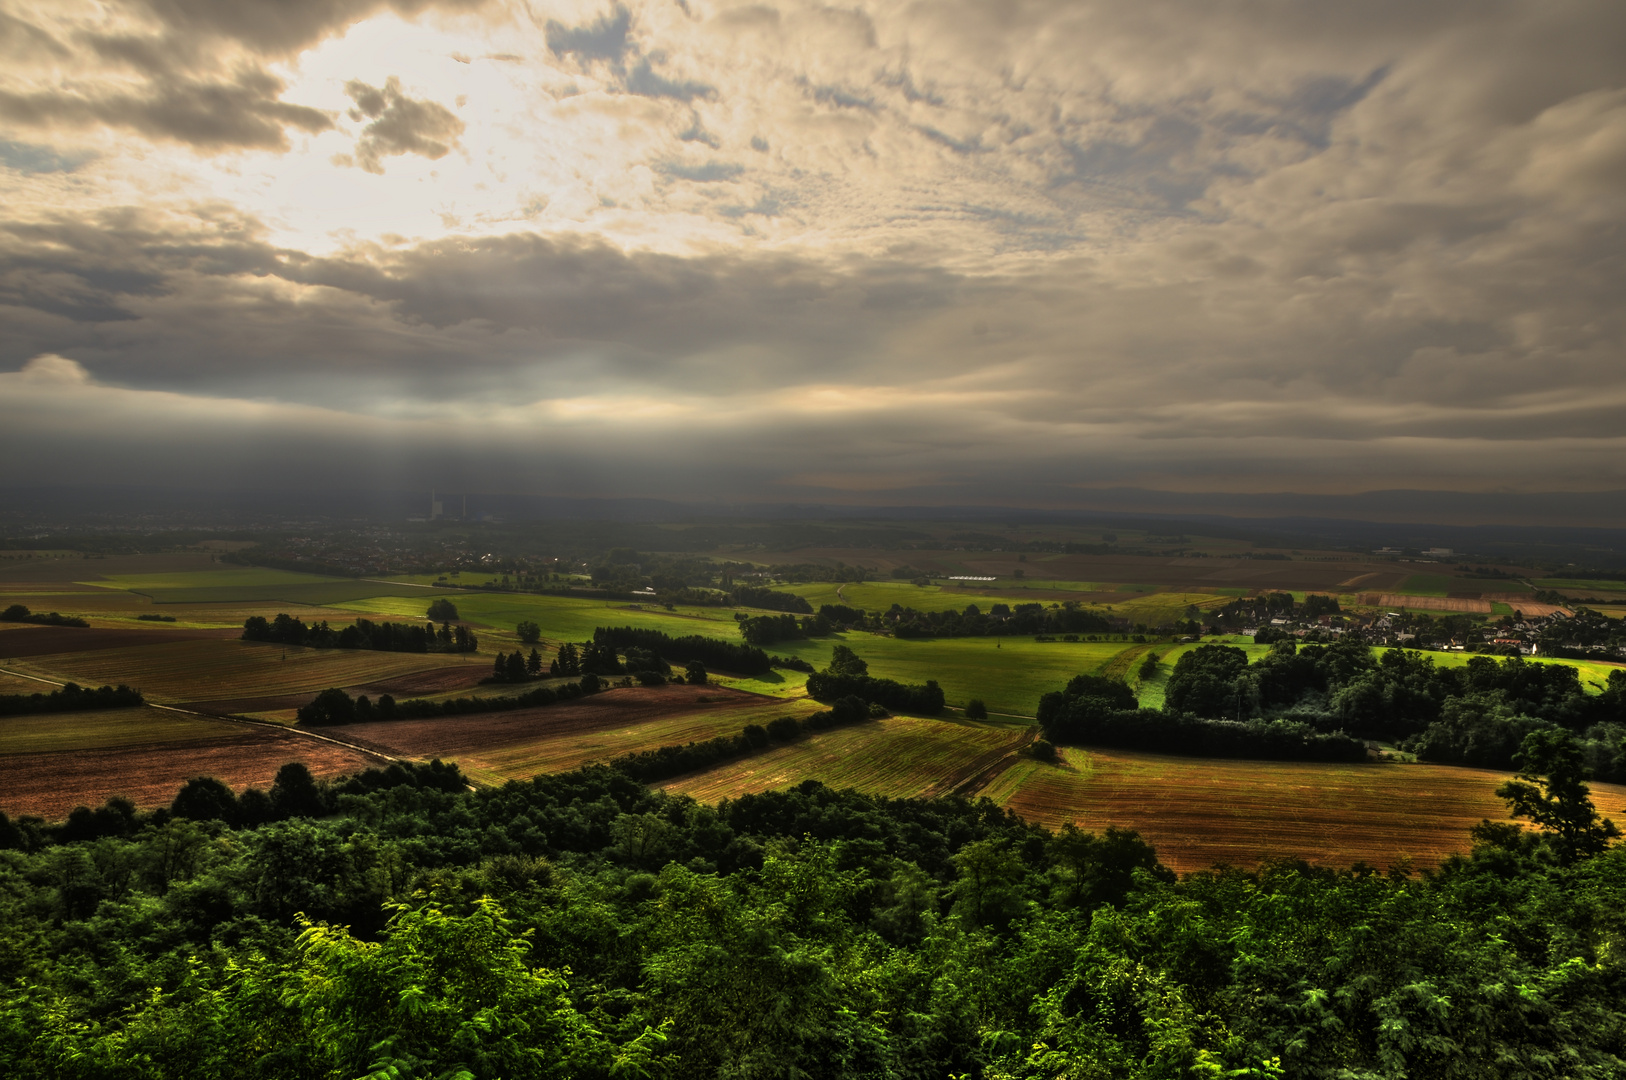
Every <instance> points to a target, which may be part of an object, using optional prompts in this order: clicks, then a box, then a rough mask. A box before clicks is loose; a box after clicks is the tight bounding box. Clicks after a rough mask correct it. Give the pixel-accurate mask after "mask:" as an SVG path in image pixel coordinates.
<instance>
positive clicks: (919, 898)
mask: <svg viewBox="0 0 1626 1080" xmlns="http://www.w3.org/2000/svg"><path fill="white" fill-rule="evenodd" d="M1535 749H1539V748H1538V747H1535V746H1534V744H1532V750H1535ZM1560 756H1561V755H1560ZM1554 760H1555V761H1556V760H1558V759H1557V758H1555V759H1554ZM1559 764H1561V765H1566V766H1573V765H1574V764H1575V762H1574V761H1570V760H1568V759H1565V760H1564V761H1562V762H1560V763H1559ZM296 771H297V770H296ZM290 776H291V774H290ZM293 779H298V780H300V785H303V786H300V785H295V784H294V783H293V780H292V779H290V780H289V783H288V784H287V785H284V786H286V787H288V789H289V790H288V792H284V795H285V796H286V797H284V798H282V799H281V801H280V802H278V800H277V799H276V798H273V799H272V802H273V803H276V804H277V805H279V806H280V805H283V804H286V805H285V806H284V811H285V814H286V813H294V816H285V815H284V816H282V819H281V820H273V821H268V822H267V823H265V824H262V825H260V826H259V827H255V828H235V829H234V828H230V827H228V826H227V825H225V824H223V823H222V822H221V821H218V820H207V819H199V818H195V817H193V818H189V817H185V816H181V814H180V813H177V814H173V815H172V814H169V813H162V814H158V815H153V816H150V817H146V818H139V817H136V816H133V815H131V814H129V813H124V814H122V815H120V814H113V815H110V816H109V818H108V820H107V821H106V822H104V823H103V825H104V826H105V827H100V826H99V827H98V829H99V832H100V835H99V836H98V837H97V838H96V839H88V840H79V841H67V842H51V841H52V839H53V838H54V839H55V840H56V841H66V837H67V835H68V833H67V832H66V831H65V830H58V831H55V832H53V831H52V830H50V829H41V828H40V827H38V826H37V825H32V824H30V823H26V822H25V823H24V825H25V827H24V828H23V829H21V830H18V829H15V828H9V827H7V826H6V825H5V823H4V822H3V821H0V838H7V839H0V843H4V842H9V843H11V844H13V845H14V846H13V848H12V849H11V850H0V985H3V986H4V987H5V988H6V989H5V992H4V994H3V995H0V1064H3V1066H4V1073H5V1075H7V1076H8V1077H22V1078H35V1077H74V1078H103V1077H108V1078H111V1077H120V1078H125V1077H130V1078H149V1077H152V1078H157V1077H186V1078H188V1080H210V1078H225V1077H231V1078H234V1080H235V1078H254V1077H266V1078H273V1077H274V1078H278V1080H298V1078H313V1080H314V1078H339V1080H349V1078H354V1077H362V1076H368V1077H380V1078H382V1077H396V1078H407V1077H424V1078H427V1077H478V1078H484V1077H506V1078H509V1080H515V1078H523V1077H582V1078H594V1077H617V1078H622V1077H626V1078H633V1077H673V1078H690V1077H693V1078H701V1077H706V1078H710V1077H730V1078H756V1077H762V1078H768V1077H774V1078H778V1077H809V1078H813V1077H865V1078H869V1077H875V1078H880V1077H897V1078H916V1077H919V1078H928V1077H929V1078H938V1077H948V1076H969V1077H986V1078H989V1080H1007V1078H1008V1080H1018V1078H1020V1080H1029V1078H1040V1077H1045V1078H1058V1080H1059V1078H1061V1077H1069V1078H1096V1077H1100V1078H1107V1077H1112V1078H1120V1077H1129V1078H1148V1080H1150V1078H1193V1080H1195V1078H1199V1077H1202V1078H1217V1077H1254V1078H1263V1077H1283V1076H1291V1077H1326V1078H1329V1080H1331V1078H1335V1077H1336V1078H1354V1077H1361V1078H1368V1077H1385V1078H1387V1077H1394V1078H1399V1077H1407V1076H1412V1077H1422V1076H1428V1077H1446V1078H1456V1077H1460V1078H1473V1080H1481V1078H1487V1077H1507V1078H1513V1077H1557V1076H1563V1077H1612V1076H1620V1075H1623V1074H1626V1061H1623V1056H1626V962H1623V959H1622V952H1621V949H1620V947H1619V942H1620V941H1621V939H1622V935H1623V932H1626V914H1623V913H1626V903H1623V901H1626V851H1623V850H1621V849H1618V848H1616V849H1608V850H1604V851H1603V852H1601V853H1600V854H1596V855H1593V856H1591V857H1585V856H1584V853H1583V852H1581V851H1579V850H1578V849H1577V848H1576V847H1575V846H1574V845H1573V844H1570V845H1568V846H1559V847H1555V846H1553V845H1551V844H1550V843H1549V842H1548V841H1547V840H1546V839H1544V837H1543V836H1542V835H1538V834H1533V833H1521V832H1520V831H1519V830H1517V829H1514V828H1511V827H1509V826H1491V825H1487V826H1485V827H1482V828H1481V829H1480V830H1478V831H1477V832H1478V835H1479V838H1480V840H1481V843H1480V845H1479V847H1477V848H1476V850H1475V852H1474V854H1473V855H1472V857H1470V858H1467V859H1456V860H1453V861H1451V862H1450V863H1448V864H1447V865H1446V866H1444V867H1443V868H1441V870H1440V871H1439V872H1437V873H1433V874H1429V875H1425V876H1422V877H1414V876H1408V875H1406V874H1403V873H1395V874H1379V873H1376V872H1374V871H1371V870H1369V869H1364V868H1356V869H1355V870H1352V871H1345V872H1333V871H1330V870H1323V869H1317V868H1314V867H1310V866H1307V865H1304V864H1302V863H1289V862H1282V863H1277V864H1273V865H1269V866H1267V867H1265V868H1263V869H1261V870H1259V871H1257V872H1243V871H1239V870H1221V871H1215V872H1212V873H1206V874H1199V875H1194V876H1192V877H1189V878H1188V879H1186V880H1184V881H1176V880H1174V877H1173V875H1171V874H1169V873H1168V872H1167V871H1165V870H1163V869H1162V868H1161V867H1159V866H1158V865H1157V864H1156V861H1155V857H1154V855H1153V852H1152V851H1151V849H1150V848H1148V847H1147V846H1146V845H1145V844H1143V843H1142V842H1140V841H1139V839H1138V838H1136V837H1135V835H1134V834H1133V833H1125V832H1114V831H1109V832H1108V833H1107V834H1106V835H1105V836H1103V837H1097V836H1093V835H1090V834H1087V833H1082V832H1078V831H1076V830H1071V829H1069V830H1064V831H1063V832H1061V833H1058V834H1052V833H1048V832H1045V831H1044V830H1042V829H1039V828H1037V827H1035V826H1032V825H1029V824H1026V823H1024V822H1022V821H1020V820H1019V819H1017V818H1015V817H1014V816H1012V815H1009V814H1007V813H1004V812H1002V811H1000V810H999V809H997V808H996V807H994V806H993V805H992V804H991V803H989V802H987V801H983V802H980V803H977V804H969V803H965V802H959V801H952V800H938V801H930V802H927V801H913V800H886V799H880V798H871V797H867V796H863V795H859V794H856V793H854V792H850V791H848V792H836V791H832V790H829V789H828V788H825V787H823V786H822V785H820V784H817V783H814V782H809V783H807V784H804V785H802V786H801V787H800V788H798V789H796V790H793V791H788V792H777V793H766V794H762V795H756V796H748V797H744V798H740V799H738V800H734V801H732V802H726V803H723V804H721V805H719V806H716V807H710V806H703V805H699V804H696V803H695V802H693V801H691V800H688V799H683V798H671V797H666V796H663V795H660V794H657V793H652V792H650V791H648V790H647V789H645V788H643V787H642V786H640V785H638V784H636V783H634V782H632V781H631V780H630V779H628V778H627V777H625V776H623V775H620V774H618V773H617V772H615V771H614V770H610V769H606V768H596V769H591V770H585V771H582V772H578V773H571V774H564V775H557V776H551V777H542V778H539V779H537V780H535V781H532V782H529V783H523V784H521V783H513V784H509V785H507V786H505V787H503V788H500V789H495V790H486V791H480V792H467V791H462V790H446V788H452V787H454V785H450V784H446V785H435V784H428V783H415V782H409V781H411V780H412V777H411V776H408V775H406V774H405V773H403V774H402V777H397V778H396V779H397V780H400V781H401V782H399V783H396V782H386V781H387V780H388V778H387V777H385V776H380V777H378V778H375V779H376V780H377V784H376V785H375V786H373V787H371V788H368V787H367V786H366V785H356V784H349V785H342V787H343V788H344V791H343V792H342V793H339V792H336V791H335V790H334V789H331V788H330V789H328V790H326V791H317V790H315V789H314V788H313V787H312V785H311V784H310V783H309V782H308V778H307V777H305V776H303V775H301V776H300V777H295V778H293ZM1551 779H1552V778H1549V780H1551ZM1560 779H1562V778H1560ZM282 780H283V778H281V777H279V784H281V783H282ZM198 786H200V787H206V786H207V785H198ZM295 787H299V788H300V790H299V792H294V788H295ZM307 789H309V790H307ZM1567 792H1568V793H1569V794H1575V793H1574V792H1569V789H1568V788H1565V787H1564V786H1563V785H1562V784H1553V783H1547V784H1546V785H1545V787H1544V788H1542V789H1541V790H1538V791H1535V792H1534V793H1533V794H1532V793H1528V792H1527V793H1526V795H1527V797H1528V798H1527V801H1528V802H1530V806H1531V807H1535V808H1537V809H1540V808H1542V807H1546V808H1549V809H1551V808H1554V807H1557V808H1559V809H1563V807H1564V806H1567V805H1568V804H1566V803H1564V799H1565V798H1567V797H1568V796H1567V794H1566V793H1567ZM301 793H302V796H303V797H302V799H294V798H293V794H301ZM273 794H274V795H275V793H273ZM1580 795H1581V796H1583V797H1584V789H1581V790H1580ZM1541 799H1547V800H1549V801H1548V802H1541V801H1540V800H1541ZM1553 800H1556V801H1553ZM193 801H196V799H194V800H193ZM296 803H300V804H301V805H305V806H307V807H308V808H310V809H311V811H312V812H319V810H320V809H321V808H324V807H326V808H333V809H334V811H335V812H330V813H329V814H328V816H325V817H317V818H310V817H301V816H298V814H297V812H296V810H297V807H296V805H295V804H296ZM177 806H178V808H180V809H181V810H182V811H183V812H185V808H182V807H181V806H180V803H179V802H178V804H177ZM126 810H128V807H126ZM1569 817H1570V818H1571V819H1572V820H1575V816H1574V815H1573V814H1570V815H1569ZM8 830H9V831H8ZM85 835H90V834H88V833H87V834H85ZM17 844H22V845H23V847H16V846H15V845H17ZM1578 856H1579V857H1578Z"/></svg>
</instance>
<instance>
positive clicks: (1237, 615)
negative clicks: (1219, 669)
mask: <svg viewBox="0 0 1626 1080" xmlns="http://www.w3.org/2000/svg"><path fill="white" fill-rule="evenodd" d="M1341 610H1342V609H1341V608H1340V607H1339V606H1338V598H1337V597H1336V596H1322V595H1320V594H1318V593H1309V594H1307V595H1306V596H1305V597H1304V600H1303V602H1302V603H1300V602H1295V601H1294V599H1293V594H1292V593H1286V592H1273V593H1260V594H1259V595H1258V596H1244V597H1238V598H1237V599H1235V600H1232V601H1231V602H1230V603H1229V604H1226V605H1225V606H1224V607H1222V608H1218V609H1216V610H1214V611H1212V612H1210V613H1209V616H1208V617H1209V618H1210V619H1212V620H1213V621H1214V622H1216V623H1218V624H1219V625H1221V626H1228V627H1238V626H1255V625H1258V624H1260V623H1268V622H1269V621H1270V620H1271V619H1292V618H1299V619H1316V618H1320V617H1321V616H1322V615H1336V614H1338V613H1339V612H1340V611H1341Z"/></svg>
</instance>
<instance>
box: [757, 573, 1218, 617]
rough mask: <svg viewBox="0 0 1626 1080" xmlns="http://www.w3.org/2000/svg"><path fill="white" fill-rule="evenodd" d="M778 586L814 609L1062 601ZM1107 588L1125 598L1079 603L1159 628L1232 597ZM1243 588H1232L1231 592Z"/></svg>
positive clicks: (934, 588)
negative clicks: (828, 605)
mask: <svg viewBox="0 0 1626 1080" xmlns="http://www.w3.org/2000/svg"><path fill="white" fill-rule="evenodd" d="M1029 584H1030V585H1032V587H1033V589H1035V590H1041V591H1046V592H1048V591H1050V586H1049V585H1048V584H1045V583H1040V582H1030V583H1029ZM1076 584H1077V583H1074V586H1072V587H1073V588H1076ZM777 588H778V590H779V591H780V592H788V593H794V594H796V595H797V596H800V597H802V598H804V599H805V600H807V602H808V603H809V604H811V605H813V609H814V610H815V611H817V610H818V608H819V606H820V605H822V604H846V605H847V606H848V607H855V608H862V609H863V610H865V611H887V610H889V609H890V608H891V607H892V605H893V604H898V605H900V606H902V607H906V608H914V609H915V610H916V611H964V610H965V609H966V607H967V606H968V605H971V604H975V605H976V606H977V607H978V608H979V609H980V610H982V611H987V610H988V609H989V608H990V607H992V606H993V605H994V604H1009V605H1011V606H1012V607H1015V606H1016V605H1017V604H1034V603H1038V604H1044V605H1045V606H1046V607H1048V606H1050V605H1052V604H1055V603H1058V601H1056V600H1054V599H1052V598H1051V597H1048V596H1045V597H1037V596H1033V595H1032V594H1031V592H1027V591H1024V590H1023V589H1022V588H1021V587H1020V586H1016V587H1012V586H1011V585H1010V584H1009V583H1005V584H1001V585H1000V587H999V591H997V592H995V591H989V592H987V593H986V594H976V593H966V592H961V591H959V590H957V589H954V588H952V587H945V586H941V585H910V584H908V583H907V582H891V581H865V582H859V583H854V584H850V585H834V584H829V583H815V584H809V585H780V586H777ZM1102 588H1103V589H1116V590H1117V594H1118V595H1121V596H1122V597H1123V599H1122V600H1118V599H1114V600H1113V601H1112V602H1111V603H1100V602H1090V601H1084V602H1081V604H1080V607H1082V608H1084V609H1085V610H1087V611H1096V612H1101V613H1103V614H1105V613H1108V612H1110V613H1112V614H1114V615H1117V616H1121V617H1123V618H1127V619H1129V620H1130V621H1131V622H1144V623H1147V624H1149V625H1154V626H1155V625H1158V624H1161V623H1166V622H1174V621H1178V620H1181V619H1184V618H1186V617H1187V614H1188V609H1189V608H1192V607H1195V608H1197V609H1198V610H1202V609H1205V608H1211V607H1221V606H1223V605H1225V604H1227V603H1230V600H1231V596H1230V595H1228V594H1227V593H1221V592H1155V591H1152V586H1150V585H1117V586H1103V587H1102ZM1240 591H1241V590H1235V589H1233V590H1229V591H1228V592H1229V593H1237V592H1240Z"/></svg>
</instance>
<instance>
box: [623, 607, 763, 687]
mask: <svg viewBox="0 0 1626 1080" xmlns="http://www.w3.org/2000/svg"><path fill="white" fill-rule="evenodd" d="M762 617H763V618H767V617H768V616H762ZM788 617H789V616H787V618H788ZM750 621H751V620H747V622H750ZM792 621H793V622H794V620H792ZM593 643H594V644H595V645H599V646H607V647H608V648H609V649H610V650H611V656H612V658H613V656H614V653H615V652H616V651H619V652H625V651H626V650H627V649H629V648H636V649H643V650H646V651H647V652H650V653H654V654H655V655H657V656H661V657H665V658H666V659H667V660H674V661H677V662H678V663H684V662H687V661H690V660H698V661H699V662H700V663H702V664H704V665H705V666H706V668H707V670H709V671H730V672H735V673H738V674H740V675H763V674H766V673H767V672H768V671H769V670H770V669H769V661H768V654H767V653H765V652H763V651H762V650H761V649H760V648H758V647H757V645H756V644H755V643H751V642H749V639H747V644H744V645H741V644H738V643H737V642H732V641H723V640H720V639H718V638H708V637H703V636H701V635H699V634H689V635H686V636H683V637H672V636H670V635H667V634H664V633H662V632H661V631H659V630H644V629H639V628H636V627H631V626H600V627H598V628H597V629H595V630H594V631H593ZM604 674H615V672H614V671H611V672H605V673H604Z"/></svg>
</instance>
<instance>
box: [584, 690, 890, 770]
mask: <svg viewBox="0 0 1626 1080" xmlns="http://www.w3.org/2000/svg"><path fill="white" fill-rule="evenodd" d="M879 711H880V712H882V713H884V712H885V710H884V709H883V710H879ZM875 715H876V711H875V710H873V709H872V707H871V706H870V705H868V704H866V703H865V702H863V701H860V700H859V699H858V698H842V699H841V700H840V701H837V702H835V703H833V704H832V705H831V706H830V708H828V709H821V710H820V711H818V712H816V713H813V714H812V715H811V716H805V717H803V718H801V719H800V720H798V719H797V718H796V717H794V716H781V717H779V718H778V719H777V720H770V721H768V723H767V724H766V725H763V724H747V725H746V726H745V728H744V730H742V731H741V732H740V733H739V734H738V735H719V736H717V737H716V738H714V739H707V740H706V741H705V742H699V743H694V742H691V743H687V744H685V745H683V746H662V747H660V748H658V749H655V750H645V751H643V752H641V753H637V754H624V755H622V756H621V757H618V758H616V759H615V760H613V761H611V762H610V763H609V764H610V767H611V768H613V769H615V770H617V771H618V772H623V773H626V774H627V775H628V776H630V777H632V778H633V779H634V780H637V781H638V782H640V783H644V784H651V783H655V782H657V781H660V780H667V779H670V778H671V777H674V776H681V775H683V774H684V773H690V772H698V771H699V770H701V769H710V768H713V767H715V766H716V765H719V764H721V763H722V762H725V761H733V760H734V759H736V758H742V757H745V756H747V755H749V754H754V753H757V752H759V751H762V750H766V749H768V748H769V747H771V746H773V745H774V744H776V743H790V742H795V741H796V740H797V739H799V738H801V737H802V736H803V735H804V734H807V733H810V732H814V731H828V730H829V729H831V728H836V727H845V726H847V725H849V724H857V723H862V722H863V721H865V720H868V719H870V718H871V717H873V716H875Z"/></svg>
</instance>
